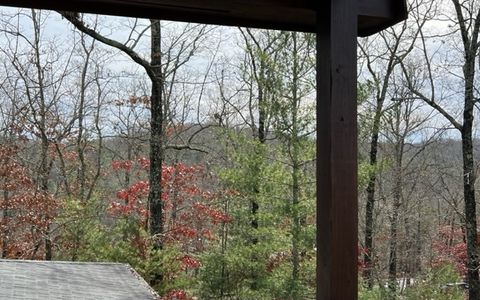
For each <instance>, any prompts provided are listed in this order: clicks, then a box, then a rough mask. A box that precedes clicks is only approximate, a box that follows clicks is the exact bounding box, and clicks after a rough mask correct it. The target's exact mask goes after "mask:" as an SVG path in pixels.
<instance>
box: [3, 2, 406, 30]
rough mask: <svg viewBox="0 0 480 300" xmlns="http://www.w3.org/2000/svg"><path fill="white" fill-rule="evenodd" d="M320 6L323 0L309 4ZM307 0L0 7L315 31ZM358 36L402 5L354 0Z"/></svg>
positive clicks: (390, 20) (397, 13)
mask: <svg viewBox="0 0 480 300" xmlns="http://www.w3.org/2000/svg"><path fill="white" fill-rule="evenodd" d="M315 1H323V0H315ZM315 1H312V0H229V1H228V0H223V1H222V0H0V5H7V6H17V7H33V8H42V9H52V10H68V11H78V12H86V13H98V14H106V15H118V16H131V17H140V18H154V19H164V20H172V21H184V22H195V23H205V24H218V25H230V26H245V27H258V28H267V29H279V30H295V31H306V32H315V31H316V25H315V24H316V9H315V7H313V4H314V3H315ZM358 1H359V7H358V9H359V17H358V34H359V35H360V36H364V35H369V34H372V33H375V32H378V31H379V30H382V29H384V28H386V27H388V26H391V25H393V24H395V23H397V22H398V21H401V20H403V19H405V18H406V6H405V0H358Z"/></svg>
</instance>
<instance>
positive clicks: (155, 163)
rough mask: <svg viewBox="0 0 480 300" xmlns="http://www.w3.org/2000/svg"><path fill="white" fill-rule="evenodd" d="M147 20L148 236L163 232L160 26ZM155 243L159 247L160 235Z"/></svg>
mask: <svg viewBox="0 0 480 300" xmlns="http://www.w3.org/2000/svg"><path fill="white" fill-rule="evenodd" d="M150 22H151V32H152V37H151V43H152V44H151V63H150V64H151V67H152V70H153V73H154V75H155V77H154V78H151V79H152V94H151V97H150V113H151V119H150V191H149V194H148V203H149V207H150V216H149V229H150V233H151V234H152V235H154V236H155V235H160V234H162V233H163V230H164V228H163V227H164V224H163V201H162V184H161V181H162V164H163V155H164V154H163V99H162V96H163V93H162V88H163V82H162V60H161V57H162V53H161V29H160V21H159V20H150ZM156 246H157V247H158V248H160V249H161V248H162V242H161V239H160V237H158V238H157V239H156Z"/></svg>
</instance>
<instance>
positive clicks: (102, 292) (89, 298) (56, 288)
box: [0, 260, 158, 300]
mask: <svg viewBox="0 0 480 300" xmlns="http://www.w3.org/2000/svg"><path fill="white" fill-rule="evenodd" d="M157 298H158V297H157V296H155V294H154V292H153V290H152V289H151V288H150V287H149V286H148V284H147V283H146V282H145V281H144V280H143V279H142V278H141V277H140V276H139V275H138V274H137V273H136V272H135V271H134V270H133V269H132V268H131V267H130V266H129V265H127V264H119V263H88V262H85V263H84V262H58V261H51V262H50V261H29V260H0V299H1V300H143V299H145V300H154V299H157Z"/></svg>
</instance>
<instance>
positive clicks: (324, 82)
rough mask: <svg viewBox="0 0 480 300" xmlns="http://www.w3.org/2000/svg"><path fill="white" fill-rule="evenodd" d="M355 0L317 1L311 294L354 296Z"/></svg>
mask: <svg viewBox="0 0 480 300" xmlns="http://www.w3.org/2000/svg"><path fill="white" fill-rule="evenodd" d="M356 46H357V0H324V1H318V6H317V173H316V175H317V299H318V300H328V299H337V300H350V299H357V291H358V288H357V276H358V272H357V256H358V254H357V243H358V240H357V239H358V237H357V231H358V229H357V225H358V216H357V213H358V204H357V87H356V83H357V76H356V75H357V74H356V69H357V68H356V63H357V59H356V58H357V55H356Z"/></svg>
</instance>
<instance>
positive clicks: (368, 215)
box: [363, 99, 383, 289]
mask: <svg viewBox="0 0 480 300" xmlns="http://www.w3.org/2000/svg"><path fill="white" fill-rule="evenodd" d="M382 109H383V99H378V100H377V107H376V108H375V117H374V121H373V128H372V136H371V140H370V155H369V156H370V162H369V163H370V167H371V168H372V170H370V172H369V175H368V185H367V203H366V210H365V250H366V251H365V254H364V256H363V262H364V265H365V270H364V271H363V278H364V279H365V281H366V283H367V286H368V288H370V289H371V288H373V274H372V271H373V266H372V256H373V211H374V208H375V184H376V181H377V153H378V134H379V131H380V119H381V113H382Z"/></svg>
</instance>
